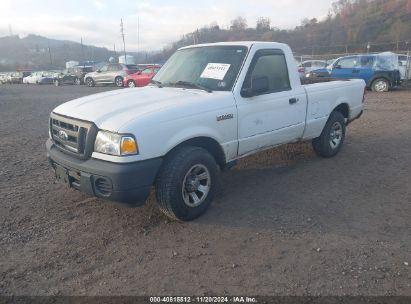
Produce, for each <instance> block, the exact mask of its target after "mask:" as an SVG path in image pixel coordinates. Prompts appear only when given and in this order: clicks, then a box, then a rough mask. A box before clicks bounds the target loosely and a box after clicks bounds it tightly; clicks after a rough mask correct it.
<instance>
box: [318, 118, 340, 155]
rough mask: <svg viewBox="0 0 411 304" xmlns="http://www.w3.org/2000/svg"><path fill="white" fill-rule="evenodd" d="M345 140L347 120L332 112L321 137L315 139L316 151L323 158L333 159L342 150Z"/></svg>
mask: <svg viewBox="0 0 411 304" xmlns="http://www.w3.org/2000/svg"><path fill="white" fill-rule="evenodd" d="M344 139H345V118H344V116H343V115H342V114H341V113H340V112H332V113H331V115H330V118H329V119H328V121H327V123H326V124H325V127H324V129H323V131H322V133H321V135H320V137H317V138H315V139H313V141H312V144H313V148H314V151H315V152H316V153H317V155H319V156H321V157H326V158H329V157H333V156H335V155H336V154H337V153H338V152H339V151H340V149H341V147H342V145H343V143H344Z"/></svg>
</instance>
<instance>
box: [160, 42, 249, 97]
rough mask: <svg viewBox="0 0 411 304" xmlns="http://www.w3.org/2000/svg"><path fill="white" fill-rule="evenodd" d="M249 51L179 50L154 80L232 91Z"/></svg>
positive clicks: (240, 48) (217, 48)
mask: <svg viewBox="0 0 411 304" xmlns="http://www.w3.org/2000/svg"><path fill="white" fill-rule="evenodd" d="M246 54H247V48H246V47H244V46H205V47H194V48H189V49H183V50H179V51H177V52H176V53H174V55H173V56H171V58H170V59H169V60H168V61H167V62H166V64H165V65H164V66H163V67H162V68H161V69H160V71H159V72H158V73H157V75H156V76H155V77H154V78H153V81H154V82H155V83H159V84H161V85H162V86H176V85H182V86H184V85H187V83H191V84H193V85H196V86H198V87H204V88H207V89H209V90H213V91H230V90H231V89H232V87H233V84H234V81H235V79H236V77H237V75H238V72H239V70H240V68H241V65H242V63H243V61H244V58H245V56H246Z"/></svg>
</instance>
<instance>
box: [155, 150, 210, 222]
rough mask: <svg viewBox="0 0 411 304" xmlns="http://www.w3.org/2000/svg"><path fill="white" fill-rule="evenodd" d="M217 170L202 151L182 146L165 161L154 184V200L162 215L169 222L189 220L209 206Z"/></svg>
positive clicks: (206, 153) (207, 155)
mask: <svg viewBox="0 0 411 304" xmlns="http://www.w3.org/2000/svg"><path fill="white" fill-rule="evenodd" d="M217 178H218V167H217V164H216V161H215V159H214V158H213V157H212V156H211V155H210V153H208V152H207V151H206V150H204V149H203V148H199V147H182V148H180V149H178V150H176V151H174V152H173V153H172V154H171V155H170V156H168V157H167V158H166V159H165V163H164V165H163V167H162V168H161V170H160V173H159V176H158V178H157V181H156V197H157V202H158V205H159V207H160V209H161V211H162V212H163V213H165V214H166V215H167V216H168V217H170V218H172V219H177V220H180V221H191V220H194V219H195V218H197V217H199V216H201V215H202V214H203V213H204V212H205V211H206V210H207V209H208V207H209V206H210V204H211V201H212V199H213V195H214V191H215V190H214V189H215V188H216V184H217Z"/></svg>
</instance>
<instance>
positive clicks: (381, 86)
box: [371, 78, 390, 93]
mask: <svg viewBox="0 0 411 304" xmlns="http://www.w3.org/2000/svg"><path fill="white" fill-rule="evenodd" d="M389 89H390V83H389V82H388V80H387V79H384V78H379V79H376V80H374V81H373V82H372V84H371V90H372V91H373V92H378V93H382V92H388V91H389Z"/></svg>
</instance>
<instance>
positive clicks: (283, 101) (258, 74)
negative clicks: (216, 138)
mask: <svg viewBox="0 0 411 304" xmlns="http://www.w3.org/2000/svg"><path fill="white" fill-rule="evenodd" d="M257 82H258V83H259V84H258V85H257ZM262 84H263V85H262ZM253 86H254V88H253ZM257 86H258V87H259V88H258V91H254V92H252V93H251V96H250V95H248V94H246V92H247V91H249V90H250V89H251V90H256V87H257ZM247 95H248V96H247ZM236 101H237V109H238V138H239V146H238V155H239V156H242V155H246V154H249V153H252V152H255V151H258V150H264V149H265V148H269V147H273V146H276V145H279V144H282V143H287V142H290V141H293V140H296V139H299V138H301V136H302V134H303V132H304V127H305V115H306V105H307V97H306V94H305V90H304V88H303V87H302V86H301V85H299V86H296V87H295V88H292V87H291V84H290V79H289V73H288V67H287V62H286V58H285V55H284V53H283V52H282V51H281V50H275V49H273V50H260V51H257V52H256V54H255V55H254V58H253V60H252V62H251V65H250V68H249V71H248V73H247V76H246V78H245V80H244V83H243V86H242V90H241V97H239V98H238V99H237V100H236Z"/></svg>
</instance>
